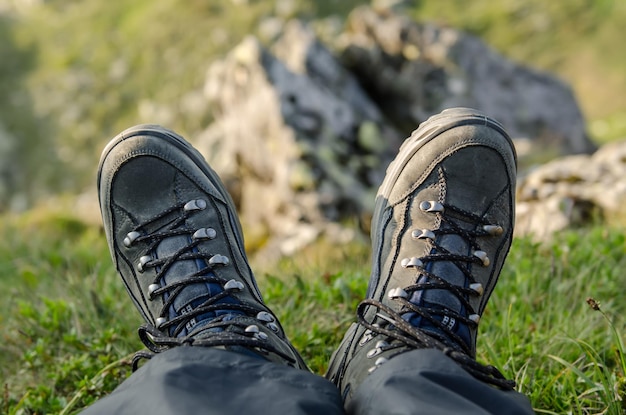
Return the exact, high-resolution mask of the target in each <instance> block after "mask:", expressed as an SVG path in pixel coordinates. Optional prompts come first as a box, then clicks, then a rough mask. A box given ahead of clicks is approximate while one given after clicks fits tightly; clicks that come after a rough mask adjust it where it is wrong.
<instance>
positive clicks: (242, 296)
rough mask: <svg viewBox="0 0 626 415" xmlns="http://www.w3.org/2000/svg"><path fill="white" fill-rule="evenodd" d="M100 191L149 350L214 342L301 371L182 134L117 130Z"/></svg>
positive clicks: (227, 203)
mask: <svg viewBox="0 0 626 415" xmlns="http://www.w3.org/2000/svg"><path fill="white" fill-rule="evenodd" d="M98 191H99V199H100V208H101V211H102V218H103V222H104V229H105V232H106V236H107V240H108V242H109V248H110V251H111V256H112V258H113V262H114V263H115V265H116V268H117V270H118V271H119V273H120V274H121V276H122V279H123V280H124V284H125V285H126V288H127V290H128V293H129V294H130V296H131V298H132V300H133V302H134V303H135V305H136V306H137V308H138V309H139V311H140V312H141V314H142V315H143V317H144V319H145V321H146V324H144V325H142V326H141V327H140V328H139V337H140V338H141V340H142V341H143V343H144V344H145V345H146V346H147V347H148V349H150V350H151V351H152V352H155V353H156V352H161V351H164V350H166V349H169V348H171V347H175V346H181V345H190V346H203V347H217V348H222V349H227V350H232V351H237V352H242V353H247V354H252V355H255V356H260V357H262V358H264V359H267V360H270V361H275V362H278V363H282V364H286V365H290V366H294V367H296V368H300V369H307V368H306V365H305V363H304V362H303V361H302V358H301V357H300V355H299V354H298V352H297V351H296V350H295V349H294V348H293V346H292V345H291V344H290V343H289V341H288V340H287V338H286V336H285V333H284V332H283V329H282V327H281V325H280V323H279V322H278V321H277V319H276V317H275V316H274V315H273V313H272V312H271V310H270V309H269V308H268V307H267V306H266V305H265V304H264V303H263V299H262V297H261V294H260V292H259V289H258V287H257V284H256V281H255V279H254V276H253V274H252V271H251V270H250V267H249V265H248V261H247V258H246V254H245V252H244V243H243V236H242V232H241V228H240V224H239V220H238V218H237V216H236V212H235V207H234V205H233V202H232V200H231V198H230V196H229V195H228V193H227V191H226V189H225V188H224V186H223V184H222V182H221V181H220V179H219V177H218V176H217V174H216V173H215V172H214V171H213V170H212V169H211V168H210V167H209V166H208V165H207V163H206V162H205V160H204V158H203V157H202V156H201V155H200V153H198V152H197V151H196V150H195V149H194V148H192V146H191V145H190V144H189V143H187V142H186V141H185V140H184V139H183V138H182V137H180V136H178V135H177V134H175V133H173V132H171V131H168V130H166V129H164V128H162V127H160V126H156V125H139V126H136V127H132V128H130V129H128V130H126V131H124V132H122V133H121V134H119V135H118V136H117V137H115V138H114V139H113V140H112V141H111V142H110V143H109V144H108V145H107V146H106V148H105V149H104V152H103V154H102V158H101V160H100V167H99V173H98ZM138 356H140V357H149V353H143V354H139V355H138ZM135 363H136V362H135Z"/></svg>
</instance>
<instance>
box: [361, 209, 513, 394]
mask: <svg viewBox="0 0 626 415" xmlns="http://www.w3.org/2000/svg"><path fill="white" fill-rule="evenodd" d="M420 207H421V208H422V210H424V211H426V212H431V213H436V214H439V215H440V218H441V227H440V229H437V230H433V231H431V230H419V231H417V232H416V231H414V235H413V236H414V237H415V238H416V239H423V238H427V239H430V240H431V243H432V249H431V254H429V255H427V256H423V257H420V258H415V257H414V258H407V259H404V260H403V262H402V266H404V267H405V268H409V267H410V268H415V269H416V275H417V278H419V276H420V275H421V276H426V277H427V281H426V282H423V283H415V284H413V285H411V286H408V287H404V288H396V289H392V290H390V292H389V297H390V298H391V299H392V300H394V301H398V302H400V304H401V307H400V310H399V311H397V312H396V311H394V310H393V309H392V308H391V307H389V306H387V305H385V304H383V303H382V302H380V301H378V300H374V299H366V300H364V301H362V302H361V303H360V304H359V306H358V308H357V317H358V320H359V323H360V324H361V325H362V326H363V327H365V328H366V329H367V330H368V331H367V332H366V336H372V334H373V333H377V334H381V335H383V336H385V337H386V338H387V340H388V341H379V342H377V344H376V348H377V349H379V350H375V349H374V350H375V351H374V352H372V353H371V356H368V357H373V356H375V355H377V354H378V353H379V352H381V351H385V350H390V349H395V348H401V347H409V348H414V349H424V348H430V349H439V350H441V351H443V352H444V353H445V354H446V355H447V356H449V357H450V358H452V359H453V360H454V361H456V362H457V363H458V364H459V365H461V366H462V367H463V368H464V369H465V370H466V371H467V372H468V373H470V374H471V375H473V376H474V377H476V378H477V379H480V380H482V381H484V382H486V383H489V384H492V385H494V386H497V387H500V388H502V389H513V388H514V387H515V382H514V381H512V380H508V379H506V378H505V377H504V376H503V375H502V373H500V371H499V370H498V369H496V368H495V367H494V366H491V365H482V364H480V363H478V362H477V361H476V360H474V359H473V358H472V357H471V350H470V348H469V347H470V346H469V345H468V344H466V342H465V341H463V339H461V337H460V336H459V335H458V334H456V333H454V332H453V331H452V330H451V329H450V328H449V327H448V326H447V325H446V324H445V323H444V322H443V321H442V319H438V318H436V317H435V316H437V315H439V316H443V315H445V316H447V317H449V318H454V319H457V320H458V321H460V322H462V323H464V324H466V325H468V326H469V327H471V328H474V329H475V328H476V327H477V325H478V323H477V321H478V314H476V311H475V310H474V309H473V308H472V306H471V304H470V302H469V300H468V299H467V298H468V297H469V296H478V295H482V290H483V287H482V286H481V285H480V284H478V283H477V282H476V280H475V279H474V277H473V276H472V273H471V267H470V265H471V264H478V265H484V266H488V265H489V259H488V257H487V256H486V254H485V253H484V252H483V251H481V250H480V247H479V245H478V243H477V238H478V237H482V236H494V235H499V234H501V233H502V228H501V227H499V226H497V225H491V224H489V223H487V222H486V221H485V220H484V219H483V218H482V217H479V216H477V215H474V214H472V213H470V212H467V211H464V210H462V209H459V208H457V207H454V206H451V205H448V204H445V205H444V204H441V203H438V202H422V204H421V205H420ZM444 210H445V211H446V212H448V213H450V214H451V215H444V214H443V212H444ZM450 216H456V217H461V218H463V219H464V220H467V221H470V223H476V224H478V227H477V228H475V229H473V230H468V229H465V228H463V227H461V226H460V225H458V224H457V223H455V222H454V220H452V219H450ZM443 234H454V235H459V236H461V237H463V239H465V240H466V241H468V242H469V245H470V247H471V249H472V251H473V254H472V255H459V254H455V253H451V252H449V251H448V250H446V249H445V248H444V247H442V246H440V245H437V244H436V243H435V239H436V236H437V235H443ZM435 261H448V262H452V263H454V264H455V266H456V267H458V269H459V270H461V271H462V273H463V275H464V276H465V278H466V279H467V280H468V282H469V284H468V288H466V287H461V286H456V285H454V284H451V283H450V282H448V281H446V280H445V279H444V278H442V277H440V276H438V275H436V274H434V273H432V272H429V271H427V270H426V266H425V264H427V263H429V262H435ZM416 280H417V279H416ZM429 289H438V290H447V291H449V292H450V293H452V294H453V295H455V296H456V297H457V298H458V299H459V300H460V302H461V304H462V305H463V306H464V308H465V310H467V315H468V316H470V317H467V316H464V315H461V314H459V313H457V312H455V311H453V310H449V309H442V308H441V307H439V308H429V307H425V306H418V305H416V304H414V303H412V302H411V301H410V300H409V299H410V298H411V296H412V294H413V293H414V292H415V291H424V290H429ZM369 307H375V308H376V309H377V310H378V311H377V312H376V313H375V314H374V317H373V321H368V320H367V319H366V310H367V309H368V308H369ZM406 313H415V314H416V315H418V316H421V317H422V319H423V320H425V321H428V322H429V323H430V324H431V325H432V326H434V327H435V328H436V330H430V329H429V330H424V329H421V328H419V327H415V326H413V325H412V324H411V323H409V322H408V321H407V320H406V319H404V318H403V315H405V314H406ZM377 318H378V321H379V322H380V323H376V322H375V321H376V320H377ZM382 363H384V359H383V361H379V363H378V364H382Z"/></svg>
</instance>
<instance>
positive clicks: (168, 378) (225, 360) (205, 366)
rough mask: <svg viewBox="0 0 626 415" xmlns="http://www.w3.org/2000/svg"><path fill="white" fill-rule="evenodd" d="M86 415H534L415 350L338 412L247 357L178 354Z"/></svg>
mask: <svg viewBox="0 0 626 415" xmlns="http://www.w3.org/2000/svg"><path fill="white" fill-rule="evenodd" d="M83 413H84V414H135V415H136V414H148V415H161V414H168V415H170V414H181V415H182V414H193V415H199V414H221V415H231V414H232V415H253V414H272V415H282V414H289V415H295V414H322V415H335V414H337V415H339V414H346V413H348V414H372V415H383V414H429V415H433V414H533V413H534V412H533V410H532V408H531V406H530V403H529V401H528V399H527V398H526V397H525V396H524V395H522V394H520V393H518V392H515V391H507V392H505V391H502V390H500V389H496V388H493V387H491V386H488V385H486V384H484V383H482V382H480V381H478V380H476V379H475V378H473V377H472V376H470V375H469V374H467V373H466V372H465V371H464V370H463V369H461V368H460V367H459V366H458V365H457V364H456V363H454V362H453V361H451V360H450V359H449V358H448V357H447V356H445V355H444V354H442V353H441V352H439V351H437V350H414V351H412V352H408V353H404V354H402V355H399V356H396V357H395V358H393V359H391V360H389V361H388V362H387V363H385V364H384V365H382V366H381V367H380V368H379V369H377V370H376V371H375V372H373V373H372V374H371V375H369V376H368V377H367V379H366V380H365V382H363V384H362V385H361V386H360V387H359V389H358V390H357V391H356V396H355V397H354V399H353V400H352V401H351V403H350V406H349V407H348V408H346V409H345V410H344V408H343V403H342V401H341V396H340V395H339V391H338V390H337V388H336V387H335V385H333V384H332V383H331V382H329V381H327V380H326V379H324V378H323V377H321V376H318V375H315V374H313V373H309V372H305V371H302V370H296V369H293V368H290V367H287V366H282V365H278V364H275V363H270V362H266V361H264V360H262V359H259V358H256V357H252V356H248V355H245V354H240V353H235V352H230V351H224V350H218V349H210V348H202V347H176V348H173V349H171V350H168V351H166V352H164V353H161V354H159V355H157V356H155V357H154V358H152V359H151V360H150V361H149V362H147V363H146V364H145V365H143V367H141V368H140V369H139V370H138V371H137V372H135V373H133V375H132V376H130V377H129V378H128V379H127V380H126V381H124V382H123V383H122V384H121V385H120V386H119V387H118V388H117V389H116V390H115V391H113V392H112V393H111V394H110V395H109V396H107V397H106V398H104V399H101V400H100V401H98V402H96V403H95V404H94V405H93V406H91V407H90V408H88V409H87V410H86V411H85V412H83Z"/></svg>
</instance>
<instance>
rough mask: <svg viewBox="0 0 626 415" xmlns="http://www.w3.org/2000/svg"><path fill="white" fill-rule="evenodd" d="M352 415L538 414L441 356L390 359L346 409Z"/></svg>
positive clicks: (425, 353)
mask: <svg viewBox="0 0 626 415" xmlns="http://www.w3.org/2000/svg"><path fill="white" fill-rule="evenodd" d="M346 410H347V412H348V413H349V414H351V415H352V414H354V415H357V414H358V415H365V414H372V415H375V414H376V415H378V414H387V415H390V414H412V415H416V414H428V415H434V414H454V415H458V414H477V415H478V414H481V415H484V414H500V415H503V414H520V415H521V414H534V412H533V410H532V407H531V406H530V402H529V400H528V398H527V397H526V396H524V395H522V394H521V393H518V392H516V391H504V390H501V389H497V388H494V387H492V386H489V385H487V384H485V383H483V382H481V381H479V380H477V379H476V378H474V377H473V376H471V375H470V374H468V373H467V372H466V371H465V370H463V369H462V368H461V367H460V366H458V365H457V364H456V363H455V362H454V361H452V360H451V359H450V358H448V357H447V356H446V355H444V354H443V353H442V352H440V351H439V350H433V349H420V350H414V351H411V352H407V353H404V354H401V355H399V356H396V357H394V358H393V359H390V360H389V361H388V362H386V363H385V364H383V365H381V366H380V367H378V368H377V369H376V370H375V371H374V372H373V373H371V374H370V375H369V376H367V378H365V380H364V381H363V383H362V384H361V385H360V386H359V388H358V389H357V390H356V394H355V396H354V398H353V399H352V400H351V401H350V404H349V406H348V407H347V408H346Z"/></svg>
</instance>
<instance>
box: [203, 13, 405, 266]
mask: <svg viewBox="0 0 626 415" xmlns="http://www.w3.org/2000/svg"><path fill="white" fill-rule="evenodd" d="M278 56H283V57H285V59H284V60H281V59H279V58H278ZM205 95H206V97H207V98H208V99H209V101H210V102H211V104H212V107H213V108H214V110H215V114H216V121H215V123H213V124H212V125H211V126H210V127H209V128H208V129H207V130H206V131H205V132H204V133H203V134H201V135H200V136H199V137H198V138H197V140H196V145H197V146H198V148H199V149H200V151H202V152H203V153H204V154H205V156H206V157H207V158H208V159H209V161H210V163H211V164H212V165H213V166H214V167H215V169H216V170H217V171H218V172H219V173H220V175H221V176H222V177H223V179H224V181H225V182H226V184H227V186H228V188H229V190H230V191H231V193H232V194H233V196H234V199H235V201H236V203H237V205H238V208H239V211H240V215H241V217H242V220H243V222H244V224H245V228H246V230H247V232H246V233H247V238H248V240H251V241H252V242H251V243H252V244H253V245H257V244H261V243H263V242H265V241H267V240H268V238H270V236H271V240H270V242H269V245H268V247H270V248H271V249H270V250H271V251H274V252H276V253H280V254H284V253H291V252H293V251H295V250H297V249H298V248H300V247H302V246H303V245H305V244H307V243H309V242H311V241H312V240H313V239H315V238H316V237H317V236H318V235H319V234H320V233H321V232H325V233H331V234H334V235H335V236H337V235H341V234H342V232H336V231H337V230H339V229H340V227H338V226H337V223H338V222H341V221H342V220H346V218H349V217H359V216H362V215H365V216H367V215H368V213H369V212H371V206H372V204H373V200H374V195H375V191H376V188H377V186H378V183H380V181H381V180H382V177H383V175H384V172H385V168H386V165H387V164H388V163H389V161H390V160H391V158H392V157H393V155H394V153H395V150H396V149H397V148H398V146H399V145H400V142H401V140H400V136H399V135H398V134H397V132H396V131H395V130H394V129H393V128H392V127H390V126H389V125H388V124H387V123H386V122H385V121H384V120H383V117H382V115H381V113H380V110H379V109H378V107H377V106H376V105H375V104H374V102H373V101H371V99H369V98H368V96H367V94H366V93H365V92H364V91H363V89H362V88H361V87H360V85H359V84H358V83H357V82H356V80H355V78H354V76H353V75H352V74H351V73H350V72H348V71H346V70H345V69H344V68H343V67H342V66H341V65H339V63H338V61H337V60H336V59H335V58H334V57H333V56H332V55H331V54H330V52H329V51H328V50H327V49H326V48H325V47H324V46H322V45H321V44H320V43H319V42H318V41H317V40H316V39H315V37H314V36H313V35H312V33H311V32H310V31H309V30H308V29H306V28H304V27H302V26H301V25H300V24H298V23H292V24H291V25H289V26H288V27H287V28H286V33H285V37H284V40H283V41H282V42H278V43H277V44H276V47H275V52H274V53H272V52H270V51H269V50H266V49H265V48H264V47H262V46H261V45H260V44H259V42H258V41H257V40H256V39H254V38H248V39H247V40H246V41H244V42H243V43H242V44H240V45H239V46H238V47H237V48H235V49H234V50H233V51H232V53H230V54H229V55H228V56H227V57H226V58H225V59H224V60H222V61H220V62H216V63H214V64H213V65H212V66H211V67H210V68H209V71H208V74H207V81H206V85H205Z"/></svg>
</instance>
